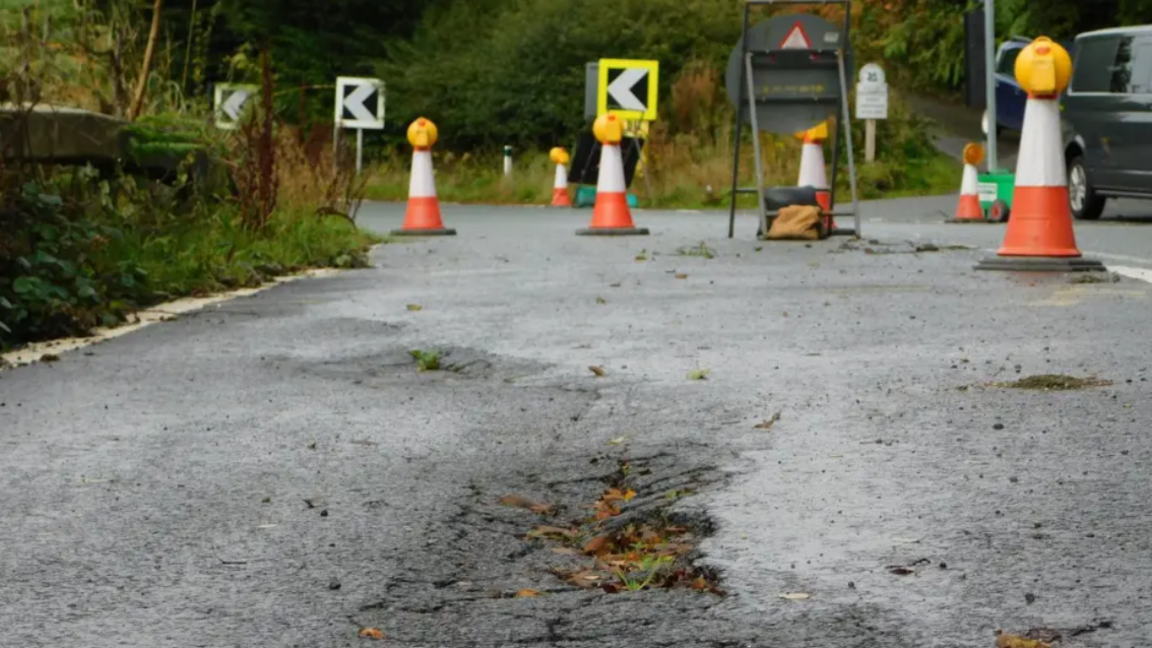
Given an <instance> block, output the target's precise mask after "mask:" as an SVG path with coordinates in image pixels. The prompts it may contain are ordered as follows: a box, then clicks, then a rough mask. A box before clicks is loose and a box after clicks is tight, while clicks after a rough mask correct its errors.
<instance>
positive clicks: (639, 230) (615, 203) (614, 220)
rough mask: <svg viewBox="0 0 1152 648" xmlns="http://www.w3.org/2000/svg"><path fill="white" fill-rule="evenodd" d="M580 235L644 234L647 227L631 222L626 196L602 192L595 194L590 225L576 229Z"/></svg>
mask: <svg viewBox="0 0 1152 648" xmlns="http://www.w3.org/2000/svg"><path fill="white" fill-rule="evenodd" d="M576 233H577V234H579V235H580V236H645V235H647V234H648V233H649V232H648V228H646V227H636V226H635V225H634V224H633V223H632V212H631V211H629V210H628V198H627V197H626V196H625V195H624V194H622V193H602V194H597V195H596V206H595V207H593V208H592V226H591V227H589V228H588V229H582V230H577V231H576Z"/></svg>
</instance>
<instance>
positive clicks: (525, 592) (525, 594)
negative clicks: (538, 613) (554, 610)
mask: <svg viewBox="0 0 1152 648" xmlns="http://www.w3.org/2000/svg"><path fill="white" fill-rule="evenodd" d="M537 596H540V592H537V591H536V590H534V589H522V590H520V591H519V592H516V598H536V597H537Z"/></svg>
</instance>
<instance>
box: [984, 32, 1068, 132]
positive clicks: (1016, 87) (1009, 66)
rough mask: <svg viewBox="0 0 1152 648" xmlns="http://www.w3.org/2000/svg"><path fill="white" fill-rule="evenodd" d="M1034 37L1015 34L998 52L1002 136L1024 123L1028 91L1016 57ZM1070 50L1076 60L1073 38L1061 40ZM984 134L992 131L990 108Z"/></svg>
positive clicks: (999, 129) (998, 127) (998, 123)
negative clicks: (1019, 75)
mask: <svg viewBox="0 0 1152 648" xmlns="http://www.w3.org/2000/svg"><path fill="white" fill-rule="evenodd" d="M1032 41H1033V39H1031V38H1027V37H1024V36H1013V37H1012V38H1009V39H1008V40H1007V41H1005V42H1004V44H1003V45H1001V46H1000V49H999V50H998V51H997V52H996V135H997V136H999V135H1000V134H1001V133H1002V132H1004V130H1005V129H1008V130H1014V131H1019V130H1020V129H1021V128H1023V127H1024V105H1025V104H1027V103H1028V93H1027V92H1024V89H1023V88H1021V87H1020V84H1019V83H1017V82H1016V57H1018V56H1020V51H1021V50H1023V49H1024V48H1025V47H1028V45H1030V44H1031V43H1032ZM1057 42H1058V43H1060V45H1062V46H1063V47H1064V49H1066V50H1068V54H1069V55H1071V56H1072V57H1073V60H1075V43H1074V42H1072V41H1057ZM980 126H981V128H982V129H983V130H984V134H985V135H987V134H988V111H984V116H983V119H982V121H981V124H980Z"/></svg>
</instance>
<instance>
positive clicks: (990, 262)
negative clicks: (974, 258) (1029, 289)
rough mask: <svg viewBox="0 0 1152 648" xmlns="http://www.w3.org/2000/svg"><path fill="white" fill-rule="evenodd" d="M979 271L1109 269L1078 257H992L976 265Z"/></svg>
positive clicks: (1098, 263)
mask: <svg viewBox="0 0 1152 648" xmlns="http://www.w3.org/2000/svg"><path fill="white" fill-rule="evenodd" d="M976 269H977V270H1006V271H1012V272H1106V271H1107V270H1108V268H1106V267H1104V264H1103V263H1100V262H1099V261H1097V260H1095V259H1084V258H1078V257H1002V256H991V257H988V258H987V259H984V260H983V261H981V262H980V263H977V264H976Z"/></svg>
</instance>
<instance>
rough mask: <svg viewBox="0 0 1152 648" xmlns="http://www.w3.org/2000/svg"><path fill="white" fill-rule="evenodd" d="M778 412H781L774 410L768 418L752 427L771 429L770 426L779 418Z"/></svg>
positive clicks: (755, 428)
mask: <svg viewBox="0 0 1152 648" xmlns="http://www.w3.org/2000/svg"><path fill="white" fill-rule="evenodd" d="M780 414H781V412H776V413H775V414H773V415H772V416H771V417H769V418H768V420H766V421H764V422H762V423H760V424H758V425H756V426H755V427H753V428H752V429H754V430H771V429H772V426H773V425H776V423H777V422H778V421H779V420H780Z"/></svg>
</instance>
